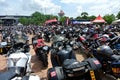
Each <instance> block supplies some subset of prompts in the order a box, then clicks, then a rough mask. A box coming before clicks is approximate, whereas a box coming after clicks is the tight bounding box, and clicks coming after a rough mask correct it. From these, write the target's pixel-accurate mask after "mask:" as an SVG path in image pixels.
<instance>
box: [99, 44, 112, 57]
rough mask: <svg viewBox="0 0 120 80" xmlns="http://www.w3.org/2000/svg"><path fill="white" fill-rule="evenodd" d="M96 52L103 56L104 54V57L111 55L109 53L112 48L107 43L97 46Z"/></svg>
mask: <svg viewBox="0 0 120 80" xmlns="http://www.w3.org/2000/svg"><path fill="white" fill-rule="evenodd" d="M97 53H99V54H102V55H103V56H106V57H111V55H113V51H112V49H111V48H110V47H109V46H107V45H103V46H100V47H98V48H97Z"/></svg>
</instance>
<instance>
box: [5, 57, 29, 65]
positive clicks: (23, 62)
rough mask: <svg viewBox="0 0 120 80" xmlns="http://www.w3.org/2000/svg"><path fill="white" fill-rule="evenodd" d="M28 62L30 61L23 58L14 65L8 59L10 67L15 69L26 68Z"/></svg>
mask: <svg viewBox="0 0 120 80" xmlns="http://www.w3.org/2000/svg"><path fill="white" fill-rule="evenodd" d="M27 61H28V59H26V58H21V59H19V60H18V61H17V63H16V64H15V65H14V63H13V61H12V59H8V62H7V64H8V67H15V66H18V67H26V64H27Z"/></svg>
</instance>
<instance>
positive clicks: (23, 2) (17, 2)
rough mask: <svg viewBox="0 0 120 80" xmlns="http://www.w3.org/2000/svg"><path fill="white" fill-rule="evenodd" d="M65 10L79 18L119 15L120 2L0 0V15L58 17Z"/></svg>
mask: <svg viewBox="0 0 120 80" xmlns="http://www.w3.org/2000/svg"><path fill="white" fill-rule="evenodd" d="M60 10H63V11H64V13H65V16H69V17H77V16H80V14H81V13H82V12H87V13H88V14H89V15H95V16H98V15H101V16H104V15H105V14H115V15H116V14H117V13H118V12H119V11H120V0H0V15H28V16H30V15H31V14H32V13H34V12H35V11H39V12H41V13H43V14H53V15H58V13H59V12H60Z"/></svg>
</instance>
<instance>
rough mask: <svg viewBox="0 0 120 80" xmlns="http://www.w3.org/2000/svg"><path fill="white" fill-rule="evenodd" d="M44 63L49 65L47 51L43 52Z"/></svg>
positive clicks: (46, 65)
mask: <svg viewBox="0 0 120 80" xmlns="http://www.w3.org/2000/svg"><path fill="white" fill-rule="evenodd" d="M42 57H43V65H44V67H48V56H47V54H46V53H44V54H43V56H42Z"/></svg>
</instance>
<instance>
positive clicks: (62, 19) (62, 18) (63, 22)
mask: <svg viewBox="0 0 120 80" xmlns="http://www.w3.org/2000/svg"><path fill="white" fill-rule="evenodd" d="M67 18H68V17H66V16H63V17H61V18H60V22H61V23H62V24H65V21H66V19H67Z"/></svg>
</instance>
